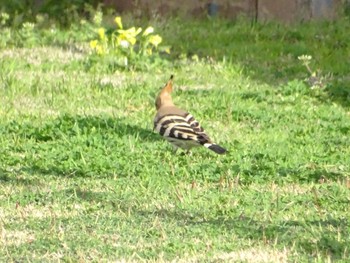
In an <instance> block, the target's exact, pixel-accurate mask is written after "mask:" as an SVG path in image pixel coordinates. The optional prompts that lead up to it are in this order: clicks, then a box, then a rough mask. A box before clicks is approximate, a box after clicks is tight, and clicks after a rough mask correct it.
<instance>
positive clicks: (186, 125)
mask: <svg viewBox="0 0 350 263" xmlns="http://www.w3.org/2000/svg"><path fill="white" fill-rule="evenodd" d="M172 82H173V75H171V77H170V80H169V81H168V82H167V84H166V85H165V86H164V88H163V89H162V90H161V92H160V93H159V95H158V97H157V99H156V109H157V114H156V116H155V118H154V129H153V130H156V131H157V132H159V134H160V135H162V136H163V137H164V138H165V139H167V140H168V141H169V142H170V143H171V144H172V145H173V147H174V150H175V151H176V150H177V149H178V148H182V149H184V150H187V151H189V150H190V149H191V148H192V147H197V146H201V145H203V146H204V147H207V148H208V149H210V150H212V151H214V152H216V153H218V154H223V153H225V152H226V149H224V148H222V147H221V146H219V145H217V144H215V143H213V142H212V141H211V140H210V138H209V136H208V135H207V134H206V133H205V131H204V130H203V128H202V127H201V126H200V125H199V123H198V121H196V120H195V119H194V117H193V116H192V115H191V114H189V113H188V112H186V111H184V110H182V109H179V108H178V107H176V106H175V105H174V103H173V100H172V98H171V95H170V94H171V92H172V90H173V83H172Z"/></svg>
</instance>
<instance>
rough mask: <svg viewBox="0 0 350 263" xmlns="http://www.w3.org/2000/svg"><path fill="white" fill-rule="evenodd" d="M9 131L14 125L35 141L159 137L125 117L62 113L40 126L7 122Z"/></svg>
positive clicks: (149, 138) (151, 139)
mask: <svg viewBox="0 0 350 263" xmlns="http://www.w3.org/2000/svg"><path fill="white" fill-rule="evenodd" d="M9 126H10V127H9V130H10V131H11V129H12V127H11V126H14V129H15V131H16V132H17V134H18V135H20V136H24V137H26V138H27V139H34V140H35V141H37V142H45V141H51V140H59V139H62V138H64V137H69V136H80V135H91V134H93V133H99V134H102V135H103V134H104V133H108V134H112V135H114V136H116V137H122V136H125V135H131V136H134V137H137V138H139V139H140V140H146V141H155V140H160V139H161V138H160V137H159V136H158V135H157V134H155V133H154V132H153V131H152V130H148V129H145V128H142V127H140V126H139V125H133V124H129V123H127V122H126V119H125V118H112V117H99V116H81V115H77V116H71V115H63V116H59V117H58V118H56V119H53V120H48V121H47V123H43V124H42V125H40V126H33V125H31V124H29V123H26V124H18V123H11V124H9Z"/></svg>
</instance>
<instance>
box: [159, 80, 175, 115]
mask: <svg viewBox="0 0 350 263" xmlns="http://www.w3.org/2000/svg"><path fill="white" fill-rule="evenodd" d="M173 78H174V75H171V76H170V79H169V80H168V82H167V83H166V84H165V86H164V87H163V88H162V90H161V91H160V93H159V95H158V97H157V99H156V108H157V110H158V109H160V107H162V106H174V104H173V100H172V98H171V95H170V94H171V92H172V91H173Z"/></svg>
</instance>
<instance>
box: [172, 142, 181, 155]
mask: <svg viewBox="0 0 350 263" xmlns="http://www.w3.org/2000/svg"><path fill="white" fill-rule="evenodd" d="M172 145H173V153H174V154H175V153H176V152H177V149H179V147H177V146H176V145H174V144H172Z"/></svg>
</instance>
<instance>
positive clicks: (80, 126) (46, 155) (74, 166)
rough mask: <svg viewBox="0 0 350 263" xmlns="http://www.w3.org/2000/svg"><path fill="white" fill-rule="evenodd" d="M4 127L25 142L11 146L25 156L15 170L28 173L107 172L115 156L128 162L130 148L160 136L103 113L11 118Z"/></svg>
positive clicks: (72, 173) (112, 166) (78, 174)
mask: <svg viewBox="0 0 350 263" xmlns="http://www.w3.org/2000/svg"><path fill="white" fill-rule="evenodd" d="M4 129H5V132H6V133H9V134H11V133H13V134H16V136H17V137H19V139H20V140H25V141H26V142H27V143H26V144H25V146H18V147H14V149H13V150H14V151H16V153H18V154H20V155H23V156H25V158H24V159H23V160H22V161H21V164H20V165H21V168H20V169H19V171H17V173H19V172H24V173H28V174H31V175H38V174H41V175H64V176H90V175H94V174H96V175H101V174H106V176H107V175H110V174H111V173H113V172H115V171H116V167H114V166H116V162H118V160H122V161H123V163H121V164H120V165H126V164H128V163H130V159H127V158H130V153H129V152H128V151H130V148H132V147H134V146H135V145H137V147H140V146H139V145H141V144H147V143H148V142H153V141H158V140H161V137H160V136H159V135H158V134H156V133H154V132H153V131H152V130H151V129H146V128H143V127H142V126H140V125H137V124H132V123H128V122H127V120H126V119H124V118H113V117H105V116H103V117H102V116H101V117H100V116H80V115H78V116H70V115H63V116H59V117H57V118H55V119H49V120H46V121H45V122H44V123H41V124H34V125H33V124H32V123H29V122H26V123H18V122H11V123H9V124H7V126H6V127H4ZM133 144H135V145H133ZM135 147H136V146H135ZM82 154H83V155H85V157H86V158H87V159H84V158H82ZM12 177H13V176H12V175H11V178H12Z"/></svg>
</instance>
